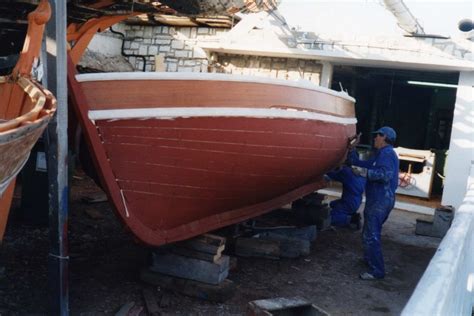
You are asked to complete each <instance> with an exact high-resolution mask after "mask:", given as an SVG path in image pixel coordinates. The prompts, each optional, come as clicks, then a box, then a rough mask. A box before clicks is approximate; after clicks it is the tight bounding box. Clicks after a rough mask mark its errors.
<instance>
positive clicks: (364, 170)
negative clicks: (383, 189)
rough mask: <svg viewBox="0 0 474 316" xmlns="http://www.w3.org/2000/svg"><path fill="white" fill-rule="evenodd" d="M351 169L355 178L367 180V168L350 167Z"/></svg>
mask: <svg viewBox="0 0 474 316" xmlns="http://www.w3.org/2000/svg"><path fill="white" fill-rule="evenodd" d="M351 169H352V172H353V173H354V174H355V175H356V176H360V177H364V178H367V172H368V170H367V168H362V167H356V166H352V167H351Z"/></svg>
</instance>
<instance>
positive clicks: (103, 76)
mask: <svg viewBox="0 0 474 316" xmlns="http://www.w3.org/2000/svg"><path fill="white" fill-rule="evenodd" d="M76 80H77V81H78V82H80V83H82V82H94V81H136V80H168V81H174V80H177V81H185V80H188V81H194V80H196V81H228V82H242V83H258V84H269V85H281V86H287V87H292V88H299V89H307V90H314V91H318V92H322V93H326V94H330V95H332V96H335V97H340V98H342V99H345V100H348V101H350V102H354V103H355V99H354V98H353V97H351V96H349V95H348V94H347V93H346V92H341V91H335V90H332V89H329V88H326V87H321V86H318V85H316V84H314V83H312V82H311V81H309V80H306V79H299V80H297V81H295V80H285V79H278V78H268V77H258V76H246V75H235V74H223V73H208V72H199V73H198V72H107V73H92V74H77V75H76Z"/></svg>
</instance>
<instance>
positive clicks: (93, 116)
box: [88, 107, 357, 125]
mask: <svg viewBox="0 0 474 316" xmlns="http://www.w3.org/2000/svg"><path fill="white" fill-rule="evenodd" d="M197 117H221V118H222V117H245V118H255V119H301V120H312V121H313V120H314V121H322V122H329V123H336V124H343V125H352V124H356V123H357V119H356V118H352V117H340V116H336V115H332V114H327V113H321V112H315V111H307V110H298V109H293V108H291V109H284V108H245V107H225V108H220V107H205V108H202V107H179V108H175V107H169V108H161V107H160V108H136V109H135V108H134V109H112V110H89V111H88V118H89V119H90V120H91V121H92V122H93V123H94V124H95V121H99V120H127V119H138V120H140V119H141V120H143V119H178V118H197Z"/></svg>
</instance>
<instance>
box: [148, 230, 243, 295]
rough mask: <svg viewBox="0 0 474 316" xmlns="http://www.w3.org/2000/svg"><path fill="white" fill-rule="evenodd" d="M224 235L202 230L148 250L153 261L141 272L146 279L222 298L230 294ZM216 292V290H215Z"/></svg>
mask: <svg viewBox="0 0 474 316" xmlns="http://www.w3.org/2000/svg"><path fill="white" fill-rule="evenodd" d="M224 249H225V238H223V237H220V236H216V235H211V234H204V235H201V236H198V237H195V238H193V239H189V240H186V241H182V242H178V243H176V244H174V245H171V246H170V247H168V248H165V249H157V250H155V251H153V253H152V259H153V263H152V264H151V266H150V267H149V268H148V269H145V270H143V271H142V273H141V278H142V280H143V281H145V282H147V283H151V284H154V285H160V286H162V287H164V288H167V289H170V290H173V291H177V292H181V293H183V294H186V295H190V296H194V297H198V298H203V299H209V300H213V301H223V300H225V299H227V298H229V297H230V296H232V294H233V289H234V286H233V283H232V281H230V280H227V279H226V278H227V276H228V275H229V262H230V260H229V256H226V255H223V254H222V252H223V251H224ZM219 293H220V294H219Z"/></svg>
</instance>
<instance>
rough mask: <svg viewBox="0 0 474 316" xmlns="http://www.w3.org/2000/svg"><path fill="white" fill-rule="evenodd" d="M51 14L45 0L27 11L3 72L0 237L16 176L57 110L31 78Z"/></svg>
mask: <svg viewBox="0 0 474 316" xmlns="http://www.w3.org/2000/svg"><path fill="white" fill-rule="evenodd" d="M50 15H51V9H50V6H49V3H48V1H46V0H42V1H41V2H40V3H39V5H38V7H37V9H36V10H35V11H33V12H31V13H30V14H29V15H28V30H27V35H26V39H25V42H24V46H23V50H22V51H21V54H20V58H19V60H18V63H17V64H16V66H15V68H14V69H13V71H12V73H11V74H10V75H8V76H0V241H1V240H2V238H3V235H4V232H5V227H6V223H7V219H8V214H9V210H10V206H11V201H12V198H13V190H14V187H15V180H16V176H17V175H18V173H19V172H20V171H21V169H22V168H23V166H24V165H25V163H26V161H27V160H28V157H29V155H30V151H31V149H32V147H33V145H34V144H35V143H36V141H37V140H38V139H39V137H40V136H41V134H42V133H43V131H44V130H45V128H46V126H47V125H48V122H49V120H50V119H51V117H52V116H53V114H54V113H55V110H56V100H55V98H54V97H53V95H52V94H51V93H50V92H49V91H47V90H46V89H44V88H43V87H42V86H41V85H40V84H39V83H38V82H36V81H35V80H34V79H32V78H31V70H32V66H33V62H34V61H35V59H37V58H38V56H39V53H40V48H41V43H42V36H43V31H44V27H45V24H46V22H47V21H48V20H49V17H50Z"/></svg>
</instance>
